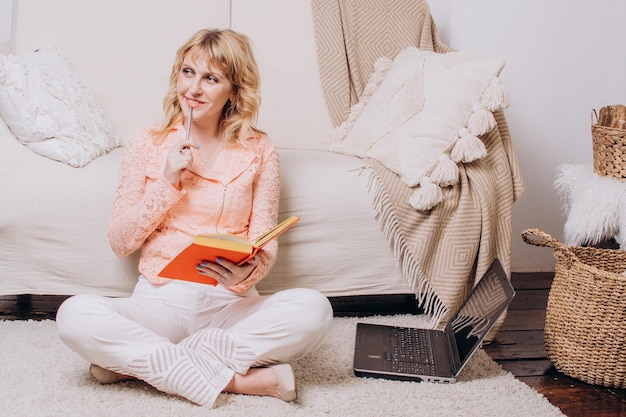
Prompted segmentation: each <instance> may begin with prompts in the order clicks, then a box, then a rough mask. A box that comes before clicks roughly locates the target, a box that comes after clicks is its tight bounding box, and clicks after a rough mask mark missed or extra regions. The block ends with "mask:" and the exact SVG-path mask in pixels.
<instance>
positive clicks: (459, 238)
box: [312, 0, 523, 334]
mask: <svg viewBox="0 0 626 417" xmlns="http://www.w3.org/2000/svg"><path fill="white" fill-rule="evenodd" d="M312 8H313V19H314V28H315V35H316V43H317V53H318V62H319V67H320V76H321V80H322V86H323V89H324V94H325V99H326V102H327V104H328V108H329V111H330V114H331V117H332V120H333V122H334V124H335V125H339V124H340V123H341V122H342V121H343V120H344V119H345V118H346V116H347V115H348V112H349V110H350V107H351V106H352V105H354V104H355V103H356V102H357V101H358V98H359V96H360V94H361V92H362V91H363V88H364V87H365V85H366V84H367V81H368V79H369V76H370V74H371V73H372V71H373V67H374V62H375V61H376V60H377V59H378V58H380V57H382V56H386V57H390V58H393V57H394V56H395V55H396V54H397V53H398V52H400V51H401V50H402V49H404V48H405V47H407V46H409V45H413V46H416V47H418V48H420V49H423V50H429V51H435V52H442V53H445V52H449V51H451V50H452V49H451V48H450V47H448V46H447V45H445V44H444V43H443V42H442V41H441V40H440V39H439V36H438V33H437V28H436V25H435V23H434V21H433V19H432V16H431V14H430V10H429V8H428V4H427V3H426V2H425V1H422V0H395V1H394V2H389V1H387V0H368V1H362V0H312ZM494 115H495V118H496V121H497V127H496V128H495V129H494V130H493V131H491V132H490V133H488V134H486V135H485V136H484V137H482V139H483V141H484V143H485V146H486V148H487V151H488V155H487V156H486V157H484V158H482V159H479V160H477V161H474V162H472V163H469V164H461V166H460V167H459V171H460V172H459V175H460V181H459V183H458V184H456V185H455V186H454V187H449V188H446V189H445V190H444V193H445V198H444V200H443V202H442V203H440V204H439V205H437V206H435V207H434V208H433V209H432V210H430V211H428V212H423V211H416V210H415V209H413V208H412V207H410V206H409V205H408V203H407V201H408V198H409V195H410V193H411V192H412V189H411V188H409V187H407V186H406V185H405V184H404V183H403V182H402V181H401V180H400V178H399V176H398V175H397V174H395V173H393V172H391V171H390V170H388V169H387V168H385V167H384V166H383V165H382V164H381V163H378V162H377V161H373V160H369V161H368V164H369V166H370V167H371V168H372V179H371V185H372V189H373V190H374V193H375V212H376V215H377V217H378V219H379V221H380V222H381V226H382V229H383V231H384V233H385V235H386V237H387V238H388V240H389V242H390V244H391V245H392V247H393V248H394V251H395V254H396V256H397V257H398V261H399V263H400V265H401V267H402V271H403V274H404V275H405V276H406V278H407V280H408V282H409V284H410V285H411V287H412V288H413V289H414V290H415V294H416V296H417V297H418V300H419V301H420V302H421V303H423V305H424V307H425V308H426V311H427V312H428V313H429V314H432V315H434V316H436V317H437V318H438V319H444V320H443V321H445V319H446V318H447V315H448V314H449V313H450V312H453V311H454V310H456V308H457V307H458V306H459V304H460V303H461V302H462V300H463V299H464V298H465V296H466V295H467V294H468V292H469V290H470V289H471V288H472V286H473V284H474V283H475V281H476V280H477V279H478V278H480V277H481V276H482V274H483V273H484V272H485V271H486V270H487V268H488V267H489V265H490V263H491V261H492V260H493V258H496V257H497V258H499V259H500V261H501V263H502V265H503V266H504V268H505V270H506V271H507V273H510V268H511V266H510V265H511V229H512V214H513V213H512V212H513V203H514V202H515V200H516V199H517V198H518V197H519V196H520V195H521V193H522V191H523V181H522V176H521V172H520V167H519V163H518V160H517V156H516V154H515V151H514V149H513V146H512V142H511V137H510V135H509V131H508V126H507V124H506V120H505V118H504V114H503V113H502V111H497V112H495V114H494ZM497 327H498V326H497ZM492 334H493V333H492Z"/></svg>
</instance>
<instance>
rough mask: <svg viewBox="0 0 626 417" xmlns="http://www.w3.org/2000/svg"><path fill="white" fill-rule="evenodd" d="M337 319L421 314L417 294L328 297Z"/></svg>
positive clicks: (421, 310)
mask: <svg viewBox="0 0 626 417" xmlns="http://www.w3.org/2000/svg"><path fill="white" fill-rule="evenodd" d="M328 299H329V300H330V303H331V305H332V306H333V311H334V315H335V317H346V316H349V317H354V316H373V315H391V314H421V313H423V312H424V310H423V309H422V308H421V307H420V306H419V305H418V303H417V300H416V299H415V294H380V295H350V296H342V297H328Z"/></svg>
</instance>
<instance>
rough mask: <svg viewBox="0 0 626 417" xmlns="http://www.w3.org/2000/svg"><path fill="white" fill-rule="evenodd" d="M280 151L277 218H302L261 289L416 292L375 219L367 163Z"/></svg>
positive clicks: (320, 153) (284, 241)
mask: <svg viewBox="0 0 626 417" xmlns="http://www.w3.org/2000/svg"><path fill="white" fill-rule="evenodd" d="M279 154H280V169H281V182H282V192H281V200H280V214H279V220H282V219H284V218H286V217H288V216H291V215H297V216H300V217H301V220H300V222H299V223H298V224H297V225H296V226H295V227H294V228H293V229H291V230H290V231H289V232H287V233H285V234H284V235H282V236H280V237H279V238H278V247H279V253H278V259H277V261H276V264H275V265H274V267H273V268H272V271H271V272H270V275H269V276H267V277H266V278H265V279H263V281H261V282H260V283H259V284H257V288H258V290H259V292H260V293H263V294H269V293H273V292H276V291H278V290H283V289H288V288H292V287H309V288H314V289H317V290H320V291H322V292H323V293H324V294H325V295H327V296H344V295H355V294H359V295H369V294H397V293H403V294H410V293H412V292H413V291H412V290H411V287H410V286H409V283H408V280H407V278H405V277H404V276H403V275H402V272H401V270H400V267H399V264H398V262H397V260H396V257H395V256H394V255H393V250H392V249H391V246H390V245H389V243H388V242H387V240H386V238H385V236H384V235H383V233H382V232H381V226H380V223H379V222H378V220H377V219H376V217H375V216H374V210H373V208H372V201H373V198H374V196H373V193H369V192H368V184H369V180H370V174H369V172H368V170H367V168H363V167H364V163H363V161H362V160H361V159H359V158H356V157H353V156H347V155H339V154H334V153H331V152H325V151H316V150H287V149H279Z"/></svg>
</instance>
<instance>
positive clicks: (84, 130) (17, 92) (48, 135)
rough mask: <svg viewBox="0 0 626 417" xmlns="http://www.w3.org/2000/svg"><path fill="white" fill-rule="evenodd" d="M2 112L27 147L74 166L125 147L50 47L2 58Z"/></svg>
mask: <svg viewBox="0 0 626 417" xmlns="http://www.w3.org/2000/svg"><path fill="white" fill-rule="evenodd" d="M0 115H2V118H3V119H4V121H5V122H6V124H7V126H9V128H11V131H12V132H13V134H15V136H16V137H17V138H18V140H19V141H20V142H21V143H22V144H24V145H25V146H27V147H28V148H29V149H31V150H33V151H35V152H37V153H38V154H41V155H43V156H46V157H48V158H51V159H54V160H57V161H60V162H63V163H66V164H69V165H71V166H73V167H82V166H84V165H86V164H88V163H89V162H90V161H92V160H93V159H94V158H96V157H98V156H100V155H103V154H105V153H107V152H108V151H110V150H111V149H114V148H116V147H118V146H120V145H121V141H120V139H119V137H118V136H117V134H116V133H115V132H114V129H113V126H112V125H111V124H110V123H109V121H108V120H107V119H106V118H105V117H104V115H103V112H102V109H101V108H100V104H99V103H98V102H97V100H96V98H95V96H94V95H93V93H92V92H91V91H90V90H89V89H88V88H87V87H86V86H85V85H84V84H83V82H82V81H81V80H80V79H79V77H78V75H77V74H76V73H75V72H74V71H73V70H72V69H71V67H70V65H69V63H68V62H67V59H66V58H65V57H64V56H63V55H61V54H60V53H59V52H57V51H56V50H55V49H54V48H52V47H50V46H43V47H41V48H39V49H37V50H36V51H34V52H31V53H27V54H21V55H6V56H0Z"/></svg>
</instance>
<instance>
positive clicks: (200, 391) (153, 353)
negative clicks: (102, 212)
mask: <svg viewBox="0 0 626 417" xmlns="http://www.w3.org/2000/svg"><path fill="white" fill-rule="evenodd" d="M56 320H57V327H58V331H59V336H60V338H61V340H62V341H63V342H64V343H65V344H66V345H67V346H68V347H70V348H71V349H72V350H74V351H76V352H77V353H78V354H79V355H80V356H81V357H83V358H84V359H85V360H86V361H87V362H89V363H93V364H97V365H100V366H102V367H103V368H107V369H110V370H113V371H115V372H119V373H122V374H126V375H130V376H135V377H137V378H139V379H142V380H144V381H146V382H148V383H150V384H151V385H153V386H155V387H156V388H158V389H160V390H162V391H165V392H168V393H171V394H176V395H181V396H183V397H186V398H187V399H189V400H191V401H193V402H196V403H198V404H202V405H212V404H213V402H214V401H215V399H216V398H217V395H218V394H219V393H220V392H221V391H222V390H223V389H224V387H225V386H226V385H227V384H228V382H229V381H230V380H231V379H232V377H233V376H234V373H235V372H238V373H242V374H245V373H246V372H247V370H248V368H249V367H251V366H262V365H268V364H272V363H281V362H289V361H291V360H294V359H297V358H300V357H302V356H304V355H306V354H307V353H308V352H309V351H311V350H313V349H316V348H317V347H319V345H320V344H321V343H322V341H323V339H324V337H325V335H326V334H327V333H328V330H329V329H330V324H331V322H332V308H331V306H330V303H329V302H328V299H327V298H326V297H324V296H323V295H322V294H320V293H319V292H317V291H314V290H310V289H303V288H300V289H290V290H285V291H280V292H278V293H276V294H273V295H270V296H259V295H258V293H257V292H256V290H255V289H252V290H250V291H249V292H248V293H246V294H244V295H238V294H235V293H232V292H231V291H228V290H227V289H225V288H224V287H222V286H220V285H218V286H216V287H213V286H210V285H205V284H196V283H191V282H186V281H176V280H172V281H170V282H169V283H167V284H165V285H161V286H156V285H152V284H151V283H150V282H149V281H148V280H146V279H145V278H143V277H140V278H139V281H138V283H137V285H136V287H135V289H134V291H133V294H132V295H131V296H130V297H128V298H110V297H103V296H96V295H77V296H73V297H71V298H69V299H67V300H66V301H65V302H64V303H63V304H62V305H61V307H60V308H59V310H58V313H57V318H56ZM189 381H194V382H193V383H190V382H189ZM205 387H206V388H205Z"/></svg>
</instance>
